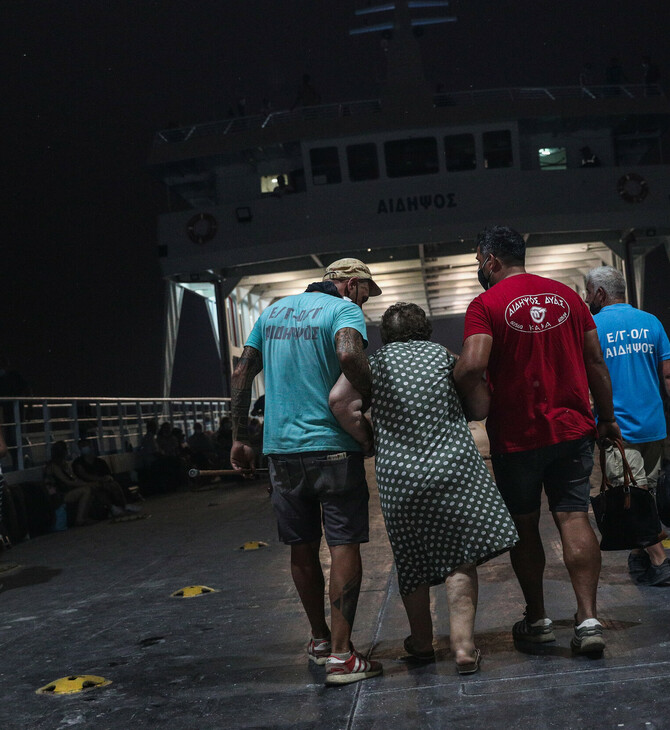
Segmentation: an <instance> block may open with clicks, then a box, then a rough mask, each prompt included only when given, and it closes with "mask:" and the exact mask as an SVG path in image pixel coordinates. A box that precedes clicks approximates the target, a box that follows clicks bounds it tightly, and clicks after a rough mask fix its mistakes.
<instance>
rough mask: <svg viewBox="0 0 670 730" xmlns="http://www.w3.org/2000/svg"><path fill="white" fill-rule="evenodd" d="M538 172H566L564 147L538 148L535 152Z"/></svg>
mask: <svg viewBox="0 0 670 730" xmlns="http://www.w3.org/2000/svg"><path fill="white" fill-rule="evenodd" d="M537 156H538V159H539V161H540V170H567V169H568V164H567V155H566V153H565V147H540V149H539V150H538V151H537Z"/></svg>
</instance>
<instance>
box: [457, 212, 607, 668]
mask: <svg viewBox="0 0 670 730" xmlns="http://www.w3.org/2000/svg"><path fill="white" fill-rule="evenodd" d="M525 255H526V245H525V241H524V240H523V238H522V236H521V235H520V234H519V233H517V232H516V231H514V230H512V229H511V228H507V227H504V226H494V227H492V228H487V229H486V230H484V231H483V232H482V233H481V234H480V235H479V237H478V239H477V261H478V262H479V271H478V272H477V275H478V277H479V281H480V283H481V284H482V286H483V287H484V289H485V290H486V291H485V292H484V293H483V294H480V295H479V296H478V297H477V298H476V299H475V300H474V301H472V302H471V303H470V306H469V307H468V311H467V314H466V316H465V338H464V339H465V341H464V344H463V352H462V353H461V357H460V359H459V360H458V363H457V364H456V367H455V370H454V379H455V381H456V387H457V388H458V390H459V392H460V394H461V395H462V396H464V395H466V394H467V393H469V392H470V391H471V390H472V389H473V388H474V387H475V386H476V385H477V383H478V382H479V381H480V379H481V378H482V377H484V376H485V374H486V372H487V370H488V380H489V384H490V389H491V406H490V412H489V417H488V421H487V424H486V428H487V431H488V434H489V439H490V442H491V461H492V464H493V471H494V473H495V477H496V483H497V485H498V489H499V490H500V492H501V494H502V496H503V498H504V500H505V502H506V504H507V507H508V509H509V511H510V512H511V514H512V517H513V518H514V522H515V524H516V527H517V530H518V532H519V542H518V543H517V544H516V545H515V546H514V547H513V548H512V550H511V553H510V556H511V560H512V567H513V568H514V572H515V573H516V576H517V579H518V581H519V584H520V586H521V590H522V591H523V594H524V598H525V599H526V612H525V614H524V616H525V617H524V618H523V619H522V620H521V621H518V622H517V623H515V624H514V627H513V629H512V634H513V636H514V639H515V641H530V642H534V643H542V642H546V641H554V640H555V638H556V637H555V636H554V632H553V625H552V622H551V620H550V619H549V618H547V615H546V612H545V608H544V592H543V585H542V577H543V573H544V564H545V558H544V548H543V546H542V538H541V537H540V530H539V519H540V500H541V496H542V486H543V485H544V490H545V492H546V495H547V499H548V502H549V509H550V510H551V512H552V513H553V517H554V521H555V523H556V525H557V527H558V530H559V532H560V535H561V542H562V544H563V558H564V561H565V565H566V567H567V569H568V573H569V574H570V579H571V581H572V586H573V589H574V591H575V594H576V596H577V613H576V614H575V634H574V637H573V638H572V641H571V646H572V649H573V651H575V652H576V653H579V654H590V653H599V652H602V650H603V648H604V647H605V642H604V640H603V636H602V626H601V624H600V623H599V622H598V620H597V614H596V591H597V587H598V578H599V576H600V548H599V547H598V541H597V539H596V536H595V534H594V532H593V528H592V527H591V524H590V522H589V519H588V507H589V491H590V485H589V477H590V475H591V469H592V467H593V441H594V438H595V437H596V436H599V437H601V438H610V439H613V438H620V431H619V427H618V425H617V424H616V422H615V420H614V408H613V405H612V386H611V383H610V378H609V373H608V371H607V367H606V365H605V362H604V360H603V356H602V352H601V349H600V343H599V341H598V335H597V333H596V327H595V324H594V322H593V318H592V317H591V314H590V312H589V310H588V307H587V306H586V305H585V304H584V302H583V301H582V299H581V298H580V297H579V296H578V295H577V294H576V293H575V292H574V291H573V290H572V289H570V288H569V287H567V286H565V285H564V284H561V283H560V282H558V281H553V280H552V279H546V278H544V277H541V276H535V275H534V274H527V273H526V270H525V268H524V262H525ZM494 284H495V286H493V285H494ZM589 388H590V390H591V393H592V395H593V399H594V401H595V404H596V406H597V408H598V413H599V414H601V413H602V414H604V415H605V418H600V420H599V424H598V427H597V430H596V424H595V421H594V418H593V415H592V413H591V408H590V405H589Z"/></svg>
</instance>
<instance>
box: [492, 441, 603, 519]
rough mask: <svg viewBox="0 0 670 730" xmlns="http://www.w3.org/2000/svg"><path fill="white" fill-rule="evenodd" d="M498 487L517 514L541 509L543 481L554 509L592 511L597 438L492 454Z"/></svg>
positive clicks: (552, 509)
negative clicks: (591, 481) (590, 497)
mask: <svg viewBox="0 0 670 730" xmlns="http://www.w3.org/2000/svg"><path fill="white" fill-rule="evenodd" d="M491 463H492V465H493V472H494V474H495V477H496V484H497V485H498V490H499V491H500V494H501V495H502V497H503V499H504V500H505V504H506V505H507V509H508V510H509V511H510V513H511V514H513V515H527V514H530V513H531V512H535V511H536V510H539V509H540V501H541V498H542V485H543V484H544V491H545V492H546V494H547V500H548V501H549V509H550V510H551V511H552V512H588V509H589V492H590V491H591V485H590V484H589V477H590V476H591V470H592V469H593V439H592V438H590V437H585V438H582V439H578V440H577V441H564V442H563V443H560V444H553V445H552V446H544V447H542V448H540V449H531V450H529V451H517V452H514V453H511V454H492V455H491Z"/></svg>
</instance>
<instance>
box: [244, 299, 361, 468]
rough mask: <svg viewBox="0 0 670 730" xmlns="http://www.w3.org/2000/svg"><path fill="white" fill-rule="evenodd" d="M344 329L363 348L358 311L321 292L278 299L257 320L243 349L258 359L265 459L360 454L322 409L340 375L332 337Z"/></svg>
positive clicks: (352, 442)
mask: <svg viewBox="0 0 670 730" xmlns="http://www.w3.org/2000/svg"><path fill="white" fill-rule="evenodd" d="M344 327H351V328H352V329H355V330H357V331H358V332H360V334H361V336H362V337H363V341H364V344H365V345H366V346H367V330H366V328H365V319H364V318H363V312H362V311H361V308H360V307H359V306H357V305H356V304H354V303H353V302H351V301H349V300H347V299H340V298H339V297H334V296H332V295H330V294H322V293H321V292H309V293H307V292H305V293H303V294H296V295H294V296H290V297H284V298H283V299H280V300H279V301H277V302H275V303H274V304H271V305H270V306H269V307H268V308H267V309H265V310H264V311H263V313H262V314H261V316H260V317H259V318H258V321H257V322H256V324H255V325H254V328H253V330H252V331H251V334H250V335H249V339H248V340H247V342H246V345H247V346H248V347H254V348H255V349H257V350H259V351H260V352H261V353H262V355H263V369H264V371H265V423H264V430H263V451H264V452H265V453H266V454H292V453H300V452H304V451H360V450H361V448H360V446H359V445H358V443H357V442H356V441H355V440H354V439H353V438H352V437H351V436H349V434H347V433H345V432H344V431H343V430H342V429H341V428H340V425H339V424H338V423H337V421H336V420H335V417H334V416H333V414H332V413H331V411H330V408H329V407H328V394H329V393H330V390H331V388H332V387H333V385H335V382H336V381H337V379H338V378H339V377H340V374H341V370H340V363H339V360H338V359H337V354H336V352H335V333H336V332H338V330H341V329H343V328H344Z"/></svg>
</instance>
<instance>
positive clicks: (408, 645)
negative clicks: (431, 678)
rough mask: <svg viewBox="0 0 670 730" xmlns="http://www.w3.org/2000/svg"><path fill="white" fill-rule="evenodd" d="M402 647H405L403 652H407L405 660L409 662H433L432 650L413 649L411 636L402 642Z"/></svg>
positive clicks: (433, 652) (433, 654) (433, 653)
mask: <svg viewBox="0 0 670 730" xmlns="http://www.w3.org/2000/svg"><path fill="white" fill-rule="evenodd" d="M403 646H404V647H405V651H406V652H407V657H406V659H409V660H410V661H414V662H421V663H425V664H427V663H428V662H434V661H435V651H434V650H433V649H431V650H430V651H417V650H416V649H415V648H414V644H413V643H412V635H411V634H410V635H409V636H408V637H407V638H406V639H405V641H404V642H403Z"/></svg>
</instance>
